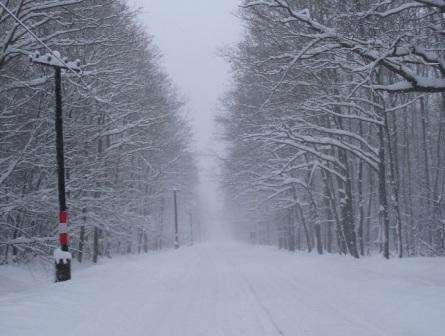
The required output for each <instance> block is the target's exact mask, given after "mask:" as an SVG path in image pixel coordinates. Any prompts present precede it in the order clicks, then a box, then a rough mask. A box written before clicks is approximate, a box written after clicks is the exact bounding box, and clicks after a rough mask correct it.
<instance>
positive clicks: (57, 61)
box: [30, 51, 80, 282]
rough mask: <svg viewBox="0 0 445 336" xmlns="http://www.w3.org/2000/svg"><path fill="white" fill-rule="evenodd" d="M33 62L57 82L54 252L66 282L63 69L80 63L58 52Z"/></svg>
mask: <svg viewBox="0 0 445 336" xmlns="http://www.w3.org/2000/svg"><path fill="white" fill-rule="evenodd" d="M30 60H31V62H33V63H37V64H40V65H45V66H50V67H53V68H54V80H55V98H56V99H55V100H56V106H55V131H56V153H57V156H56V157H57V182H58V183H57V184H58V194H59V244H60V248H59V249H56V250H55V251H54V259H55V267H56V274H55V275H56V277H55V281H56V282H60V281H66V280H70V279H71V254H70V253H69V252H68V225H67V220H68V215H67V207H66V192H65V157H64V145H63V113H62V74H61V73H62V69H65V70H67V69H70V70H71V71H77V72H79V71H80V61H79V60H76V61H75V62H68V60H67V59H66V58H63V59H62V58H61V56H60V54H59V53H58V52H57V51H54V52H52V53H51V54H46V55H40V54H39V53H35V54H34V55H33V56H31V58H30Z"/></svg>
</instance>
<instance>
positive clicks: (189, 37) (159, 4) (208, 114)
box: [130, 0, 242, 238]
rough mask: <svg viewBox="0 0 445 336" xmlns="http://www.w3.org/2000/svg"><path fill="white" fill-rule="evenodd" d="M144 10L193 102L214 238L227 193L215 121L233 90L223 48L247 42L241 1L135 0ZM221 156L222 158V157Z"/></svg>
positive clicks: (190, 103) (173, 72) (183, 90)
mask: <svg viewBox="0 0 445 336" xmlns="http://www.w3.org/2000/svg"><path fill="white" fill-rule="evenodd" d="M130 4H131V5H132V7H133V8H135V9H138V10H139V15H138V17H139V20H140V21H141V22H142V23H143V24H144V25H145V26H146V27H147V28H148V31H149V32H150V34H152V35H153V37H154V41H155V43H156V44H157V45H158V47H159V49H160V51H161V54H162V55H163V63H164V64H165V67H166V69H167V71H168V73H169V74H170V76H171V77H172V79H173V81H174V83H175V84H176V85H177V87H178V89H179V91H180V92H181V93H182V94H183V95H184V96H185V97H186V99H188V103H187V106H186V110H187V115H188V116H190V117H191V120H192V129H193V133H194V139H195V141H194V147H195V149H196V152H197V154H198V160H199V167H200V181H201V183H200V187H199V188H200V199H201V201H202V206H203V209H204V212H205V213H203V216H204V218H203V219H204V224H205V225H208V226H209V230H210V232H209V234H210V235H211V236H213V238H217V236H219V235H221V234H222V232H221V230H222V228H221V223H220V221H221V219H220V212H221V211H222V207H221V202H222V197H221V191H220V190H218V183H217V181H216V179H217V177H218V162H217V160H218V157H217V156H216V155H217V154H219V155H220V154H221V151H222V148H223V147H222V144H221V143H220V141H219V140H220V139H219V138H220V136H218V133H217V129H216V126H215V123H214V118H215V117H216V114H217V110H218V105H219V99H220V98H221V96H222V94H223V93H224V91H225V90H226V89H227V86H228V82H229V79H230V78H229V73H228V71H229V66H228V64H227V62H226V61H225V60H223V59H222V58H221V56H220V55H219V54H220V52H219V50H220V49H222V48H225V47H227V46H233V45H234V44H235V43H236V42H238V40H239V39H240V38H241V32H242V28H241V22H240V20H239V19H237V18H236V16H235V14H236V13H237V12H238V6H239V5H240V3H239V1H238V0H223V1H218V0H209V1H205V0H196V1H193V2H188V1H180V0H172V1H156V0H131V1H130ZM219 155H218V156H219Z"/></svg>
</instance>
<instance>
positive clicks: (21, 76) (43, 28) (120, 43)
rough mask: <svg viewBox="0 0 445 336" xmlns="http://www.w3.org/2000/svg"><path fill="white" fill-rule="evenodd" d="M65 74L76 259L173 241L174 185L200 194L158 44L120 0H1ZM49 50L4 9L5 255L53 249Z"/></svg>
mask: <svg viewBox="0 0 445 336" xmlns="http://www.w3.org/2000/svg"><path fill="white" fill-rule="evenodd" d="M2 3H3V4H4V5H5V6H7V8H9V9H10V10H11V11H12V12H13V13H14V15H16V16H17V18H18V19H20V20H21V21H22V22H23V23H24V24H25V25H26V26H27V27H28V28H29V29H30V30H31V31H32V32H33V33H34V34H36V35H37V36H38V37H40V39H41V40H42V41H41V42H43V43H44V44H46V45H47V46H48V47H49V48H51V49H52V50H54V51H58V52H60V54H61V55H62V56H66V57H68V58H69V59H70V60H75V59H79V60H80V64H81V69H82V75H81V78H80V79H79V78H78V77H77V76H75V75H73V74H72V73H70V72H69V71H68V72H66V73H64V75H63V77H62V81H63V113H64V133H65V134H64V135H65V158H66V163H65V167H66V179H67V202H68V222H69V237H70V250H71V252H72V253H73V255H74V257H75V258H77V259H78V260H79V261H81V260H82V259H84V260H85V259H89V260H93V261H94V262H96V261H97V258H98V256H101V255H108V256H110V255H113V254H118V253H134V252H138V251H139V252H141V251H144V250H145V251H147V250H149V249H158V248H160V247H161V246H162V244H164V245H170V244H171V243H172V239H173V235H172V234H171V230H172V229H171V227H172V224H171V223H169V225H168V227H167V226H165V225H164V223H165V221H166V216H169V213H171V208H172V192H171V190H172V188H173V187H179V188H180V189H181V195H182V198H181V201H182V200H183V202H182V203H181V204H182V207H184V208H185V207H187V206H191V205H190V204H189V205H187V204H184V203H185V202H186V201H187V200H192V199H193V198H195V195H194V193H195V191H194V190H195V185H196V184H197V179H198V175H197V169H196V164H195V161H194V157H193V155H192V153H191V150H190V142H191V131H190V128H189V125H188V123H187V121H186V119H185V116H184V114H183V106H184V101H183V99H182V98H181V97H180V96H178V94H177V92H176V90H175V88H174V86H173V85H172V83H171V81H170V79H169V78H168V76H167V75H166V73H165V71H164V70H163V69H162V66H161V64H160V53H159V51H158V49H157V48H156V46H155V45H154V44H153V42H152V37H151V36H149V35H148V34H146V33H145V28H144V27H141V26H140V25H139V24H138V23H137V21H136V19H135V13H133V12H132V11H131V10H129V8H128V6H127V4H126V2H125V1H123V0H60V1H54V0H6V1H2ZM36 51H39V52H40V53H47V52H48V51H47V50H46V49H45V47H44V46H43V45H42V43H40V42H39V41H37V40H36V39H35V38H33V37H32V35H30V34H29V33H28V32H27V31H26V29H25V28H24V27H23V26H22V25H21V24H19V23H18V22H17V21H16V20H14V19H13V17H12V16H11V15H9V14H8V13H7V12H6V11H5V10H4V9H2V8H1V7H0V264H2V263H10V262H22V261H27V260H30V259H32V258H34V257H36V256H37V257H42V258H50V257H49V256H50V255H51V253H52V250H53V248H54V247H55V246H57V223H58V218H57V213H58V202H57V175H56V150H55V132H54V93H53V92H54V74H53V72H54V71H53V69H51V68H48V67H43V66H39V65H36V64H31V63H30V62H29V56H30V55H32V54H33V53H35V52H36Z"/></svg>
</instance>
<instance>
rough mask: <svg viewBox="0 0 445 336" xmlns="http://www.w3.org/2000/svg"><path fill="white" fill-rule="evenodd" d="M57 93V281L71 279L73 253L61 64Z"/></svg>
mask: <svg viewBox="0 0 445 336" xmlns="http://www.w3.org/2000/svg"><path fill="white" fill-rule="evenodd" d="M54 71H55V94H56V114H55V128H56V151H57V180H58V190H59V243H60V249H59V250H56V252H55V253H54V259H55V263H56V282H60V281H66V280H70V279H71V254H70V253H69V252H68V223H67V219H68V215H67V212H66V193H65V156H64V148H63V147H64V146H63V115H62V76H61V69H60V67H59V66H54Z"/></svg>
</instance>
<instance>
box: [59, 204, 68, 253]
mask: <svg viewBox="0 0 445 336" xmlns="http://www.w3.org/2000/svg"><path fill="white" fill-rule="evenodd" d="M59 243H60V249H61V250H62V251H63V250H65V249H66V250H68V222H67V213H66V211H60V213H59Z"/></svg>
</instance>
